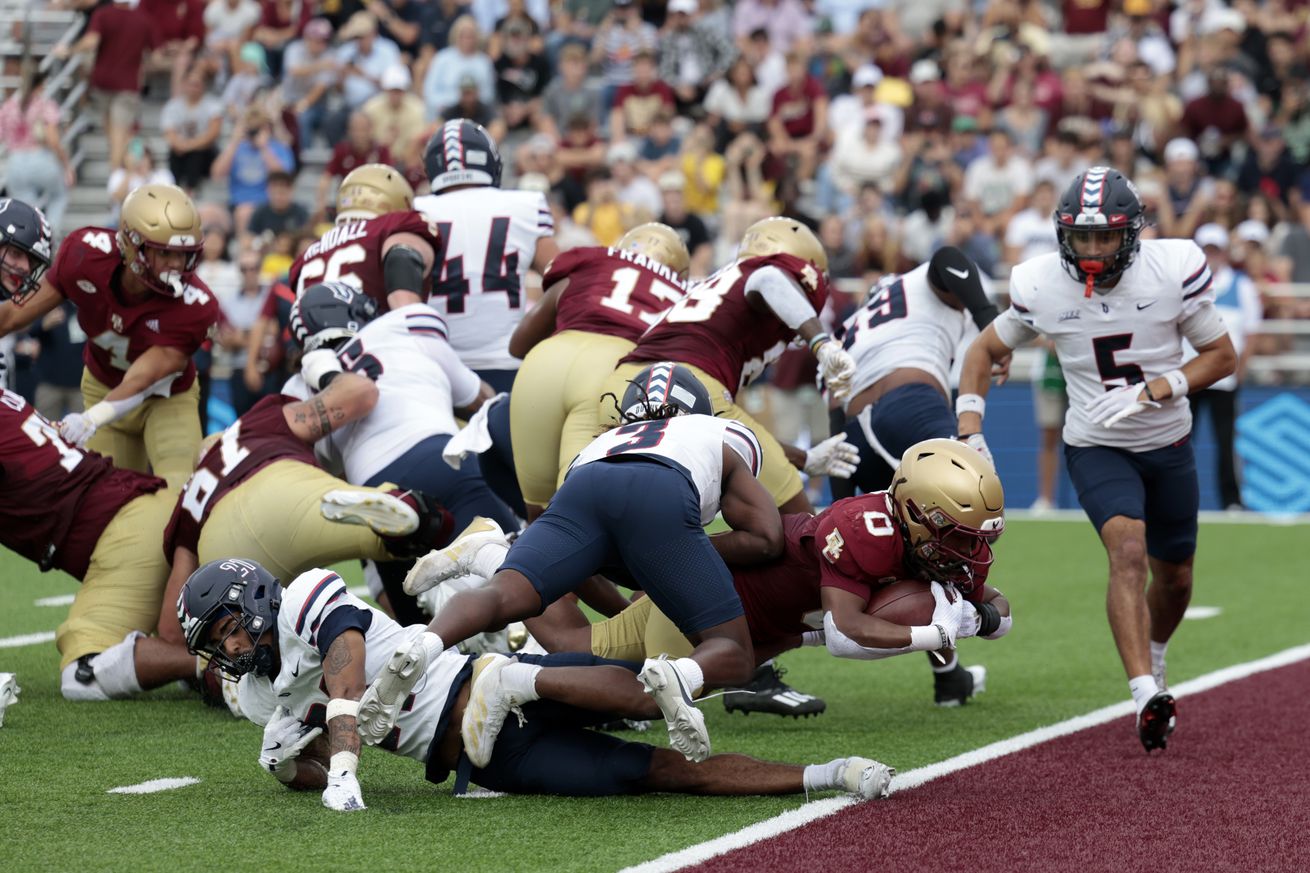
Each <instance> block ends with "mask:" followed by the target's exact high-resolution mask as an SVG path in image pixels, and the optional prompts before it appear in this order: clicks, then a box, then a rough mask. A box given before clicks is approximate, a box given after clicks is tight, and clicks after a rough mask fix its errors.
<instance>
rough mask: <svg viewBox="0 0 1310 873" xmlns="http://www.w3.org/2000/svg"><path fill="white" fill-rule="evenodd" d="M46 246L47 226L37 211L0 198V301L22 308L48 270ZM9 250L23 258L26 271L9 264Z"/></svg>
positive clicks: (48, 224)
mask: <svg viewBox="0 0 1310 873" xmlns="http://www.w3.org/2000/svg"><path fill="white" fill-rule="evenodd" d="M50 243H51V234H50V223H49V222H48V221H46V220H45V215H44V214H42V212H41V210H40V209H37V208H36V207H35V206H29V205H28V204H26V203H24V202H23V201H22V200H14V199H13V198H11V197H4V198H0V300H12V301H14V303H15V304H17V305H19V306H22V305H23V303H24V302H25V301H26V300H27V299H28V298H29V297H31V296H32V295H33V294H35V293H36V291H37V289H38V288H40V287H41V277H42V276H43V275H45V271H46V270H47V269H48V268H49V267H50ZM11 249H17V250H18V251H19V252H22V253H24V254H26V255H27V260H28V264H27V267H26V269H24V268H23V267H21V266H20V265H19V264H18V263H17V262H15V261H14V260H12V258H13V253H12V252H11V251H10V250H11ZM11 286H13V287H11Z"/></svg>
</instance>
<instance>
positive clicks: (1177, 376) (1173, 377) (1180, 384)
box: [1162, 370, 1189, 397]
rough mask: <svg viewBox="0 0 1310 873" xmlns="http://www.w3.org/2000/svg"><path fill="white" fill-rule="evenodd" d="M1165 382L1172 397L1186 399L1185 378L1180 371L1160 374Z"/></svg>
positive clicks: (1186, 387)
mask: <svg viewBox="0 0 1310 873" xmlns="http://www.w3.org/2000/svg"><path fill="white" fill-rule="evenodd" d="M1162 375H1163V376H1164V379H1165V381H1167V382H1168V383H1169V390H1170V391H1171V392H1172V395H1173V396H1174V397H1186V396H1187V391H1188V387H1189V386H1188V384H1187V376H1185V375H1184V374H1183V371H1182V370H1170V371H1169V372H1168V373H1164V374H1162Z"/></svg>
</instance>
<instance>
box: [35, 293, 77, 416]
mask: <svg viewBox="0 0 1310 873" xmlns="http://www.w3.org/2000/svg"><path fill="white" fill-rule="evenodd" d="M28 333H29V335H30V336H31V337H32V338H33V339H34V340H36V341H37V342H38V343H39V344H40V347H41V353H40V354H39V355H37V358H36V362H35V364H34V367H33V369H34V370H35V373H34V375H35V377H36V392H35V396H34V398H33V400H32V405H33V406H35V407H36V411H37V412H39V413H41V414H42V415H44V416H45V417H46V418H48V419H50V420H51V421H59V420H60V419H61V418H63V417H64V416H65V415H68V414H69V413H70V412H81V411H82V349H83V347H84V346H85V345H86V333H85V331H83V330H82V325H80V324H78V321H77V307H76V306H74V305H73V304H72V303H70V302H68V301H67V300H65V301H64V302H63V303H62V304H61V305H59V306H57V307H55V308H54V309H52V310H50V311H49V312H47V313H46V314H45V315H44V316H42V318H41V320H40V321H39V322H37V323H36V325H35V327H34V329H32V330H30V331H29V332H28Z"/></svg>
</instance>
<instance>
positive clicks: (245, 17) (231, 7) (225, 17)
mask: <svg viewBox="0 0 1310 873" xmlns="http://www.w3.org/2000/svg"><path fill="white" fill-rule="evenodd" d="M263 17H264V10H263V9H262V8H261V7H260V5H259V3H258V2H257V0H209V5H208V6H206V7H205V46H206V48H208V49H209V50H210V51H211V52H214V53H215V54H217V55H219V56H221V57H222V58H223V60H224V61H225V62H227V61H230V60H231V59H233V58H235V57H236V54H237V52H238V51H240V50H241V46H242V45H244V44H245V42H246V41H247V40H248V39H250V38H251V36H252V35H253V34H254V32H255V27H256V26H257V25H258V24H259V22H260V21H261V20H262V19H263Z"/></svg>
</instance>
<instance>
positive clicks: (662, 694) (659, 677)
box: [637, 655, 710, 764]
mask: <svg viewBox="0 0 1310 873" xmlns="http://www.w3.org/2000/svg"><path fill="white" fill-rule="evenodd" d="M637 679H638V680H639V681H640V682H641V684H642V686H643V687H644V688H645V689H646V693H647V694H649V695H650V696H651V697H654V698H655V703H657V704H658V705H659V708H660V712H662V713H664V721H665V722H666V723H667V724H668V728H669V745H670V746H672V747H673V748H674V750H676V751H678V752H681V753H682V755H683V757H684V758H686V759H687V760H688V761H691V762H693V763H696V764H699V763H700V762H701V761H704V760H705V759H706V758H708V757H709V756H710V734H709V731H707V730H706V729H705V715H704V713H702V712H701V711H700V710H699V709H697V708H696V703H695V701H693V700H692V699H691V689H689V688H688V687H687V680H686V679H683V678H682V673H681V672H680V671H679V670H678V668H677V666H676V665H675V664H674V663H673V662H672V661H670V660H669V659H668V656H667V655H660V656H659V657H658V658H647V659H646V664H645V666H643V667H642V668H641V672H640V673H638V674H637Z"/></svg>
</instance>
